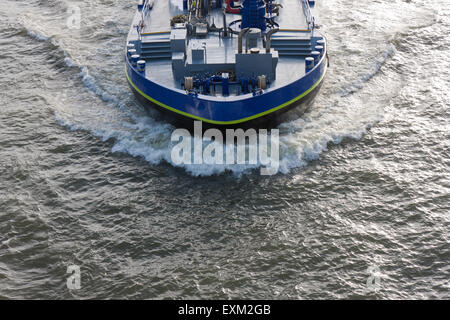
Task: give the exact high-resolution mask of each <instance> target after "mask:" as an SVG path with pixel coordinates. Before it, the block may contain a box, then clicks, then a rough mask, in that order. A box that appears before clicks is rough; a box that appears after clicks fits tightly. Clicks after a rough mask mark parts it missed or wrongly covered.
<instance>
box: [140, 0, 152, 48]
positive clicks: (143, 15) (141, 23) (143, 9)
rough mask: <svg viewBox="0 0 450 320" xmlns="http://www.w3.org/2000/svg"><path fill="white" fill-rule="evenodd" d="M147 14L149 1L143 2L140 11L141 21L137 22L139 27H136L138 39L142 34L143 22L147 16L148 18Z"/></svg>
mask: <svg viewBox="0 0 450 320" xmlns="http://www.w3.org/2000/svg"><path fill="white" fill-rule="evenodd" d="M149 12H150V0H145V1H144V6H143V7H142V11H141V21H140V22H139V26H138V35H139V39H140V38H141V33H142V30H143V29H144V24H145V21H146V20H147V16H148V14H149Z"/></svg>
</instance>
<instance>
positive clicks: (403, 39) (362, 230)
mask: <svg viewBox="0 0 450 320" xmlns="http://www.w3.org/2000/svg"><path fill="white" fill-rule="evenodd" d="M73 4H76V5H78V6H79V7H80V9H81V12H80V13H81V18H82V21H81V27H80V29H76V30H72V29H69V28H68V27H67V15H68V8H69V9H70V8H71V5H73ZM134 10H135V5H134V2H133V1H126V0H120V1H119V0H116V1H114V0H109V1H106V0H92V1H87V0H84V1H77V2H76V3H72V2H70V1H65V0H48V1H43V0H32V1H23V0H14V1H13V0H3V1H2V2H1V3H0V48H2V50H1V53H0V106H1V109H0V159H1V161H0V298H3V299H19V298H26V299H43V298H48V299H70V298H77V299H78V298H80V299H92V298H100V299H107V298H126V299H138V298H139V299H161V298H170V299H207V298H216V299H238V298H240V299H337V298H347V299H348V298H363V299H411V298H412V299H449V298H450V268H449V262H450V250H449V218H450V215H449V212H450V204H449V200H450V196H449V190H450V179H449V165H450V160H449V150H450V132H449V119H450V112H449V103H450V93H449V92H450V91H449V87H450V51H449V46H450V38H449V34H450V7H449V5H448V2H447V1H443V0H442V1H440V0H432V1H415V0H411V1H401V0H390V1H388V0H382V1H344V0H328V1H317V8H316V11H315V14H316V16H317V20H318V21H317V22H318V23H319V24H320V26H321V30H322V31H323V32H324V33H325V34H327V37H328V40H329V42H330V44H329V46H330V51H331V52H330V56H331V67H330V69H329V71H328V74H327V78H326V81H325V84H324V86H323V88H322V90H321V92H320V94H319V96H318V97H317V99H316V101H315V104H314V106H313V107H312V108H311V110H310V111H309V112H308V113H307V114H306V115H305V116H304V117H302V118H300V119H298V120H296V121H293V122H290V123H285V124H282V125H281V126H280V127H279V129H280V157H281V167H280V173H279V174H277V175H275V176H261V175H259V170H257V169H258V167H256V168H255V167H254V166H253V167H246V166H240V167H237V166H235V167H228V168H227V167H223V166H208V165H202V166H195V165H192V166H177V165H175V164H173V163H172V162H171V159H170V150H171V141H170V137H171V133H172V131H173V129H174V128H173V127H171V126H170V125H169V124H166V123H165V122H163V121H160V120H159V119H158V117H157V116H153V115H151V114H150V115H149V114H148V113H147V112H146V111H145V110H144V109H143V108H142V107H141V106H140V105H139V104H138V103H137V101H136V99H135V98H134V96H133V94H132V92H131V91H130V89H129V87H128V85H127V82H126V78H125V74H124V65H123V61H122V52H123V48H124V45H125V41H126V36H127V32H128V29H129V24H130V22H131V19H132V16H133V14H134ZM69 11H70V10H69ZM71 265H78V266H79V267H80V270H81V288H80V289H79V290H69V289H68V288H67V286H66V279H67V278H68V276H69V274H67V273H66V272H67V268H68V266H71ZM374 279H376V281H375V280H374Z"/></svg>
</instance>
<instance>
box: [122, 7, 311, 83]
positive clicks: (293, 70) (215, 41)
mask: <svg viewBox="0 0 450 320" xmlns="http://www.w3.org/2000/svg"><path fill="white" fill-rule="evenodd" d="M154 1H155V2H154V6H153V9H152V10H151V11H150V14H149V15H148V19H147V21H146V23H145V28H144V30H143V32H142V33H143V35H142V41H143V42H152V41H159V40H158V39H161V41H164V39H166V40H167V37H168V34H164V33H162V34H161V32H170V30H171V27H170V18H171V17H172V16H175V15H179V14H182V13H183V9H182V7H183V0H154ZM278 3H280V4H282V5H283V8H282V9H280V15H279V17H278V18H277V20H276V22H277V23H278V24H279V25H280V32H279V33H277V34H275V35H274V36H273V39H274V40H275V41H277V40H279V41H278V42H277V43H278V44H277V45H278V47H276V50H279V51H283V50H284V51H283V52H284V53H285V55H286V56H283V57H280V59H279V62H278V67H277V72H276V76H277V79H276V81H275V82H273V83H272V85H271V87H278V86H282V85H285V84H288V83H290V82H292V81H294V80H295V79H298V78H300V77H302V76H303V75H304V73H305V66H304V55H303V56H302V54H296V53H295V48H294V49H292V48H290V47H291V46H290V45H289V46H287V48H286V46H284V43H286V41H287V43H290V40H289V39H304V40H305V41H307V40H308V39H310V37H311V34H310V33H309V32H304V31H305V30H307V29H308V24H307V20H306V17H305V16H304V14H303V10H302V4H301V1H300V0H279V1H278ZM211 19H214V23H215V25H216V26H218V27H221V26H222V24H223V22H222V13H221V10H218V9H216V10H214V11H213V14H212V17H211ZM238 19H241V16H240V15H233V14H227V22H228V24H229V23H230V22H232V21H234V20H238ZM139 20H140V15H139V14H136V16H135V19H134V21H133V24H134V25H136V24H137V23H138V21H139ZM294 30H298V31H294ZM133 33H135V32H134V31H133V28H132V30H131V32H130V36H131V37H133ZM146 33H150V34H149V35H145V34H146ZM155 33H159V34H157V35H155ZM155 39H156V40H155ZM189 41H190V42H195V41H198V42H200V43H206V46H207V61H208V62H210V63H214V62H215V61H217V62H233V61H234V59H235V56H234V55H235V53H236V52H237V36H233V37H232V38H228V39H220V38H219V37H218V35H217V33H212V34H209V35H208V36H207V37H206V38H205V39H190V40H189ZM155 45H158V44H155ZM164 46H165V44H164V43H162V44H161V48H160V50H159V51H160V52H161V53H160V58H158V57H159V56H156V59H149V60H147V69H146V77H147V78H149V79H151V80H152V81H154V82H157V83H160V84H162V85H165V86H168V87H175V88H178V89H180V84H179V83H178V82H177V81H175V80H174V78H173V74H172V65H171V60H170V56H169V54H168V53H167V52H164V51H165V49H164ZM301 46H302V44H301V43H300V44H298V46H297V47H298V48H299V49H301ZM289 50H291V51H292V52H290V51H289ZM157 51H158V50H157ZM153 54H154V55H157V54H158V53H153ZM290 54H292V56H289V55H290Z"/></svg>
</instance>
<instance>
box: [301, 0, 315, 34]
mask: <svg viewBox="0 0 450 320" xmlns="http://www.w3.org/2000/svg"><path fill="white" fill-rule="evenodd" d="M301 1H302V4H303V13H304V14H305V16H306V22H307V23H308V28H309V30H311V32H314V17H313V15H312V13H311V7H310V5H309V2H308V0H301Z"/></svg>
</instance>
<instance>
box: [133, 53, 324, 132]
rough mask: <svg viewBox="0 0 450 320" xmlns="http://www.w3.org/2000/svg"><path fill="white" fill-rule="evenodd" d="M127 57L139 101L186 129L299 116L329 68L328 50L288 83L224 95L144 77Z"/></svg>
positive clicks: (256, 124)
mask: <svg viewBox="0 0 450 320" xmlns="http://www.w3.org/2000/svg"><path fill="white" fill-rule="evenodd" d="M125 60H126V76H127V79H128V82H129V84H130V86H131V88H132V90H133V92H134V93H135V95H136V97H137V98H138V100H139V101H140V102H141V103H142V104H143V105H144V106H146V107H148V108H153V109H156V110H159V111H161V112H162V113H163V114H164V115H166V117H165V118H166V119H168V120H169V121H170V122H172V123H173V124H175V125H176V126H182V127H185V128H191V127H192V124H193V122H194V121H202V122H203V127H204V128H210V127H214V128H219V129H223V128H236V127H239V128H249V127H254V128H262V127H267V128H269V127H273V126H276V125H278V124H279V123H281V122H283V121H286V120H288V119H289V117H290V116H291V115H292V114H294V115H295V116H296V117H298V116H300V115H301V114H302V113H304V112H305V111H306V109H307V108H308V107H309V105H310V104H311V102H312V100H313V99H314V97H315V96H316V95H317V93H318V91H319V90H320V87H321V85H322V83H323V80H324V77H325V74H326V71H327V67H328V55H327V53H326V51H325V52H324V54H323V55H322V57H321V60H320V61H319V62H318V63H317V64H316V66H315V67H314V68H313V69H312V70H311V71H310V72H308V73H307V74H306V75H305V76H304V77H302V78H300V79H298V80H295V81H293V82H292V83H290V84H288V85H285V86H283V87H277V88H274V89H270V88H269V89H267V90H264V91H261V92H260V93H256V94H252V93H250V94H246V95H240V96H235V97H227V98H223V97H214V96H206V95H201V94H198V95H196V94H192V93H187V92H186V91H183V90H178V89H174V88H168V87H164V86H162V85H160V84H158V83H156V82H153V81H151V80H149V79H147V78H145V76H144V74H143V73H141V72H138V71H137V69H136V67H133V66H132V65H131V63H130V61H129V59H125ZM288 111H291V112H288Z"/></svg>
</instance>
